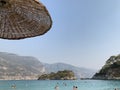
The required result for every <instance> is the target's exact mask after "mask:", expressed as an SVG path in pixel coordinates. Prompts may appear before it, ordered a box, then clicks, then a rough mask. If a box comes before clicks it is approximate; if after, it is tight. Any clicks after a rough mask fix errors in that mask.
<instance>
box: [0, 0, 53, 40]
mask: <svg viewBox="0 0 120 90" xmlns="http://www.w3.org/2000/svg"><path fill="white" fill-rule="evenodd" d="M51 25H52V20H51V17H50V15H49V13H48V11H47V9H46V7H45V6H44V5H43V4H42V3H40V2H39V1H38V0H0V38H4V39H23V38H29V37H34V36H39V35H43V34H44V33H46V32H47V31H48V30H49V29H50V28H51Z"/></svg>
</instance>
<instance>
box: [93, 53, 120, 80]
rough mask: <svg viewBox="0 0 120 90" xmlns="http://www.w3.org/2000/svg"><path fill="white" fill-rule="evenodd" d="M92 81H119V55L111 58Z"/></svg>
mask: <svg viewBox="0 0 120 90" xmlns="http://www.w3.org/2000/svg"><path fill="white" fill-rule="evenodd" d="M92 78H93V79H120V55H117V56H111V57H110V58H109V59H108V60H107V61H106V64H105V65H104V66H103V67H102V69H101V70H100V71H99V72H98V73H96V74H95V75H94V76H93V77H92Z"/></svg>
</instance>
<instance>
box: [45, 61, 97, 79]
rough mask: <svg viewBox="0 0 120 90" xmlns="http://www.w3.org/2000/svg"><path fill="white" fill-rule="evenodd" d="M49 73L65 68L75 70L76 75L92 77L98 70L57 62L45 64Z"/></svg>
mask: <svg viewBox="0 0 120 90" xmlns="http://www.w3.org/2000/svg"><path fill="white" fill-rule="evenodd" d="M44 66H45V70H46V72H47V73H51V72H58V71H63V70H71V71H73V72H74V74H75V76H76V77H77V78H78V79H79V78H91V77H92V76H93V75H94V74H95V72H96V70H91V69H86V68H79V67H75V66H72V65H69V64H65V63H55V64H44Z"/></svg>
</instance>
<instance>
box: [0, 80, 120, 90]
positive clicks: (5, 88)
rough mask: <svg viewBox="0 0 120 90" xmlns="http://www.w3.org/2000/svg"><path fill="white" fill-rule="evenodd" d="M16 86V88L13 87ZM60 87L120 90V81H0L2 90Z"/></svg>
mask: <svg viewBox="0 0 120 90" xmlns="http://www.w3.org/2000/svg"><path fill="white" fill-rule="evenodd" d="M12 85H15V86H16V87H12ZM56 85H58V86H59V90H73V86H77V87H78V90H114V89H115V88H117V90H120V81H119V80H25V81H24V80H16V81H0V90H55V89H54V87H55V86H56Z"/></svg>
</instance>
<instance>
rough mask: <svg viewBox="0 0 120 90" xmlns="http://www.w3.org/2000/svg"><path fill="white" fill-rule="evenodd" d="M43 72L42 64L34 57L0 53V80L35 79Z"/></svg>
mask: <svg viewBox="0 0 120 90" xmlns="http://www.w3.org/2000/svg"><path fill="white" fill-rule="evenodd" d="M43 72H44V67H43V64H42V63H41V62H40V61H39V60H38V59H36V58H34V57H29V56H19V55H16V54H12V53H5V52H0V79H3V80H5V79H6V80H12V79H17V80H19V79H37V76H38V75H41V74H42V73H43Z"/></svg>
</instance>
